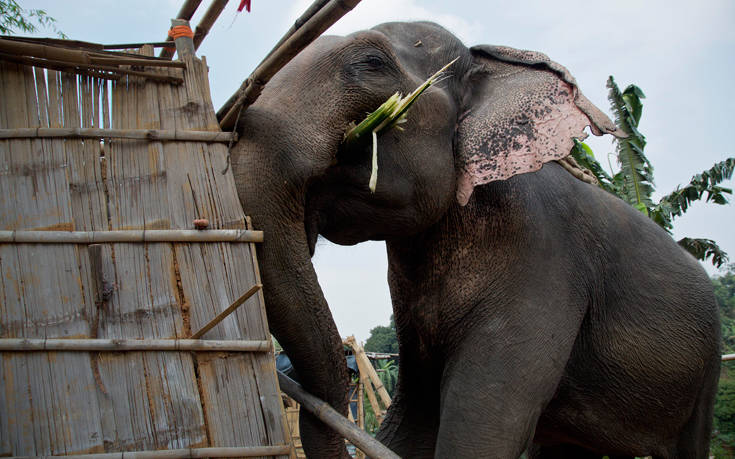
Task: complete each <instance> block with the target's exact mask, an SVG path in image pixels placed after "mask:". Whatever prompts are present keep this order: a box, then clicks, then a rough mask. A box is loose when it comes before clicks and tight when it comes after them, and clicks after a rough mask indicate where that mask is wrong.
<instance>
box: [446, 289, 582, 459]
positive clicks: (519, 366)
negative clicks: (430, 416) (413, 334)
mask: <svg viewBox="0 0 735 459" xmlns="http://www.w3.org/2000/svg"><path fill="white" fill-rule="evenodd" d="M531 303H532V302H528V301H524V302H523V304H520V305H518V306H517V308H516V309H510V310H508V311H498V312H497V313H495V314H494V315H492V316H491V318H489V319H487V318H486V319H485V322H486V323H484V324H480V325H479V326H476V327H475V328H474V329H471V330H466V331H463V333H462V334H463V339H462V342H461V344H460V345H459V346H458V349H457V350H456V351H455V352H453V353H452V355H451V356H450V358H449V359H448V362H447V366H446V367H445V371H444V374H443V377H442V383H441V402H440V424H439V435H438V438H437V445H436V454H437V457H456V458H462V457H502V458H517V457H519V456H520V455H521V453H523V451H524V450H525V449H526V448H527V447H528V446H529V445H530V444H531V439H532V438H533V434H534V429H535V427H536V423H537V421H538V418H539V416H540V414H541V412H542V410H543V408H544V407H545V406H546V404H547V403H548V402H549V400H551V398H552V397H553V395H554V392H555V390H556V387H557V385H558V383H559V381H560V380H561V377H562V374H563V372H564V367H565V364H566V361H567V359H568V358H569V354H570V352H571V349H572V346H573V344H574V339H575V337H576V333H577V330H578V327H579V323H580V322H581V320H582V314H581V313H579V314H574V313H570V314H567V315H564V314H561V313H560V312H561V311H564V310H567V311H568V310H569V306H568V305H562V304H553V305H549V304H548V301H547V302H541V301H540V302H539V303H538V304H540V305H543V310H544V311H549V312H550V313H548V314H545V313H540V312H539V311H538V310H537V309H536V307H537V306H534V305H531ZM478 320H480V319H478ZM469 323H473V322H472V321H470V322H469ZM475 323H477V322H475Z"/></svg>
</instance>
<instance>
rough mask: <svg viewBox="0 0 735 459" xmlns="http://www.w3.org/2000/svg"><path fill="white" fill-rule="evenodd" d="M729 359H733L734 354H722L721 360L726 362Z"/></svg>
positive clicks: (734, 358) (734, 357)
mask: <svg viewBox="0 0 735 459" xmlns="http://www.w3.org/2000/svg"><path fill="white" fill-rule="evenodd" d="M729 360H735V354H725V355H723V356H722V361H723V362H727V361H729Z"/></svg>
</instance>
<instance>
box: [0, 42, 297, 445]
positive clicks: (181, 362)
mask: <svg viewBox="0 0 735 459" xmlns="http://www.w3.org/2000/svg"><path fill="white" fill-rule="evenodd" d="M142 52H143V53H144V54H147V55H152V50H151V49H144V50H143V51H142ZM187 64H188V65H187V69H186V70H185V75H184V76H185V84H184V85H182V86H175V87H174V86H169V85H166V84H160V83H155V82H151V81H143V80H142V79H140V78H138V77H134V76H129V77H126V78H123V79H121V80H119V81H116V82H108V81H104V80H98V79H95V78H91V77H88V76H79V75H72V74H65V73H58V72H56V71H52V70H42V69H32V68H30V67H20V66H17V65H15V64H7V63H2V62H0V100H2V101H3V103H2V104H0V128H1V129H6V128H22V127H39V126H40V127H104V128H129V129H174V128H177V129H196V130H210V131H218V130H219V127H218V124H217V122H216V119H215V116H214V110H213V107H212V103H211V100H210V98H209V86H208V81H207V69H206V63H204V62H202V61H200V60H198V59H196V58H191V59H189V60H188V61H187ZM154 71H155V72H157V73H160V74H163V75H165V74H173V72H174V71H173V70H170V69H168V70H167V69H159V70H154ZM177 72H180V71H177ZM226 155H227V147H226V146H225V145H222V144H206V143H195V142H166V143H161V142H149V141H138V140H125V139H113V140H105V141H104V142H101V141H100V140H97V139H10V140H0V229H2V230H41V229H47V230H50V229H53V230H75V231H109V230H123V229H142V228H145V229H191V228H192V226H193V225H192V222H193V220H194V219H195V218H207V219H208V220H209V221H210V228H212V229H224V228H240V229H242V228H245V226H246V225H245V217H244V215H243V213H242V208H241V207H240V204H239V201H238V200H237V194H236V191H235V184H234V179H233V177H232V174H231V173H228V174H225V175H223V174H222V173H221V171H222V170H223V169H224V167H225V162H226ZM253 247H254V246H253V244H252V243H249V244H248V243H209V244H190V243H175V244H171V243H146V244H125V243H113V244H100V245H99V246H97V247H96V248H95V249H94V251H91V250H90V249H89V248H88V246H86V245H75V244H43V245H42V244H0V276H1V277H0V279H2V282H0V338H23V337H27V338H45V337H48V338H56V337H77V338H128V339H135V338H157V339H165V338H186V337H188V336H189V334H190V333H191V331H192V330H197V329H199V328H200V327H202V326H203V325H205V324H206V323H208V322H209V321H210V320H211V319H212V318H213V317H215V316H216V315H217V314H218V313H219V312H221V311H222V310H224V309H225V308H226V307H227V306H228V305H230V304H231V303H232V302H233V301H234V300H235V299H237V298H238V297H239V296H240V295H241V294H242V293H243V292H245V291H246V290H247V289H248V288H250V287H251V286H252V285H254V284H256V283H259V282H260V279H259V273H258V271H257V264H256V263H257V261H256V260H255V254H254V249H253ZM205 337H206V338H208V339H247V340H269V339H270V334H269V332H268V326H267V321H266V319H265V311H264V308H263V297H262V293H260V292H259V293H258V294H256V295H253V296H252V297H251V298H250V299H248V300H247V301H246V302H245V304H243V305H242V307H240V308H239V309H238V310H237V311H236V312H235V313H233V314H231V315H230V316H228V317H227V318H225V319H224V320H223V321H222V322H221V323H219V324H218V325H217V326H215V327H214V328H212V329H211V330H210V331H208V332H207V334H206V336H205ZM0 381H2V383H1V384H0V386H1V388H0V456H3V455H64V454H85V453H102V452H117V451H141V450H159V449H175V448H196V447H207V446H218V447H226V446H233V447H235V446H268V445H283V444H286V443H288V442H289V439H288V430H287V429H285V426H284V425H282V420H283V413H282V405H281V401H280V395H279V392H278V386H277V382H276V377H275V366H274V362H273V359H272V355H270V354H267V353H257V354H249V353H201V354H196V353H172V352H167V353H156V352H145V353H143V352H126V353H96V352H90V353H84V352H76V353H75V352H46V353H35V352H34V353H20V352H3V353H2V354H0Z"/></svg>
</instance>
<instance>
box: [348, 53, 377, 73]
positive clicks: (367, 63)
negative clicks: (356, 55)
mask: <svg viewBox="0 0 735 459" xmlns="http://www.w3.org/2000/svg"><path fill="white" fill-rule="evenodd" d="M353 67H355V69H356V70H380V69H382V68H383V67H385V60H384V59H383V58H382V57H381V56H378V55H375V54H371V55H367V56H364V57H363V58H361V59H360V60H358V61H357V62H355V63H354V64H353Z"/></svg>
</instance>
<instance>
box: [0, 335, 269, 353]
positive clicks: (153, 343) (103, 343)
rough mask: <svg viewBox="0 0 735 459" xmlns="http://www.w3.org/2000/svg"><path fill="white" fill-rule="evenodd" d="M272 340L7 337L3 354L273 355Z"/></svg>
mask: <svg viewBox="0 0 735 459" xmlns="http://www.w3.org/2000/svg"><path fill="white" fill-rule="evenodd" d="M272 346H273V345H272V343H271V342H270V341H268V340H263V341H255V340H201V339H93V338H84V339H72V338H4V339H0V351H3V352H32V351H36V352H38V351H46V352H49V351H60V352H139V351H197V352H269V351H270V350H271V349H272Z"/></svg>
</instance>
